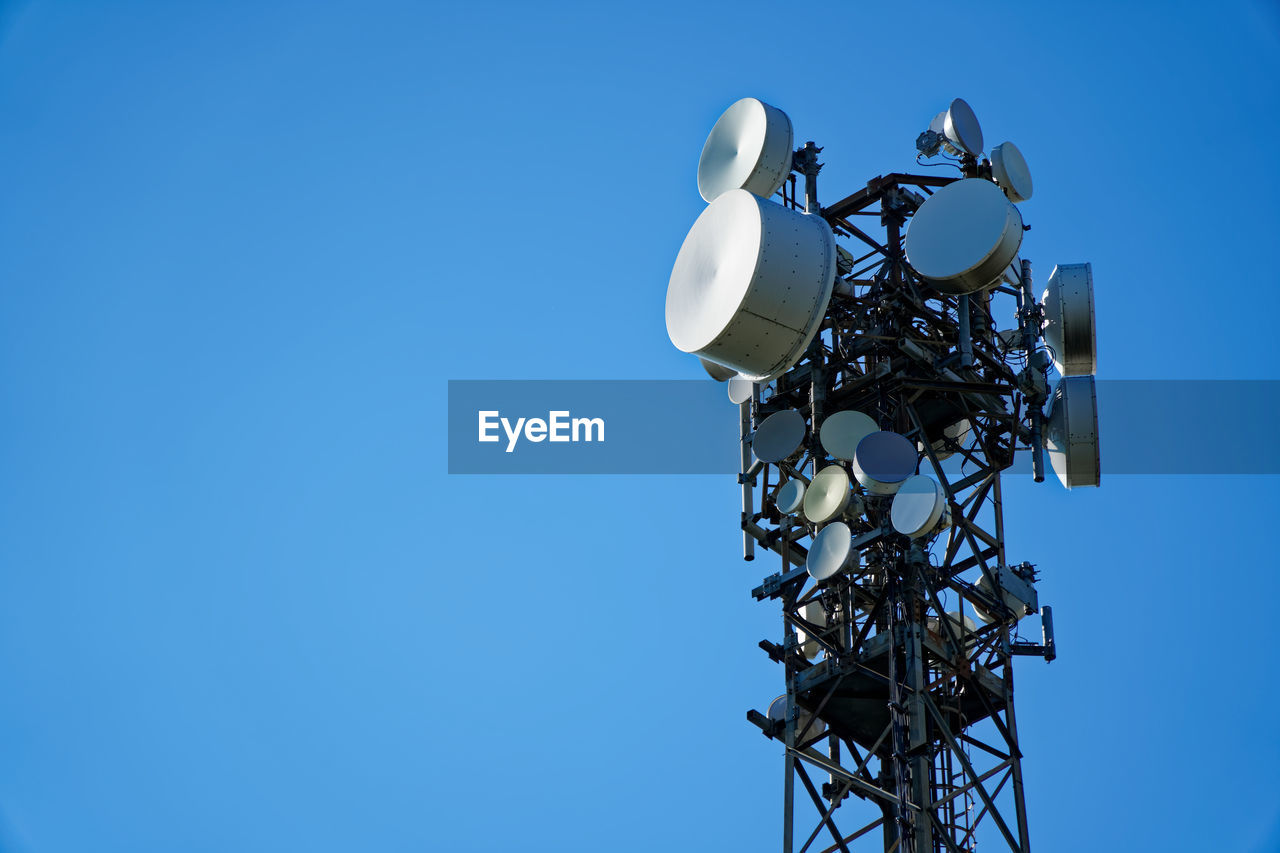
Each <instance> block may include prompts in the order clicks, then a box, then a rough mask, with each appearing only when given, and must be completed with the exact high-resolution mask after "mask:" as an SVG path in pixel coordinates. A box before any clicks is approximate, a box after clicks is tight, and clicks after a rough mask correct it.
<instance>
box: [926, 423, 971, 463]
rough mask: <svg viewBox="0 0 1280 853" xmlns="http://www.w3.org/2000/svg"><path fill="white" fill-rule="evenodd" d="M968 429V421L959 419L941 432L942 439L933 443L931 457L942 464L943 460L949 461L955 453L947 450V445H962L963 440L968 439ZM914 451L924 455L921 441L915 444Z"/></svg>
mask: <svg viewBox="0 0 1280 853" xmlns="http://www.w3.org/2000/svg"><path fill="white" fill-rule="evenodd" d="M969 428H970V424H969V419H968V418H961V419H960V420H958V421H956V422H955V423H953V424H952V425H951V426H949V427H946V428H944V429H943V430H942V438H939V439H937V440H936V441H934V442H933V455H934V456H936V457H938V461H939V462H942V461H943V460H945V459H950V458H951V456H952V455H953V454H954V452H955V451H953V450H948V449H947V445H948V444H949V443H954V444H956V445H963V444H964V442H965V439H967V438H968V437H969ZM916 451H917V452H918V453H924V442H923V441H917V442H916Z"/></svg>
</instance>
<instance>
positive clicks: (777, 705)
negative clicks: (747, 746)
mask: <svg viewBox="0 0 1280 853" xmlns="http://www.w3.org/2000/svg"><path fill="white" fill-rule="evenodd" d="M815 645H816V644H815ZM768 717H769V719H771V720H773V721H774V722H775V723H784V722H786V720H787V697H786V696H779V697H778V698H777V699H774V700H773V701H772V702H771V703H769V714H768ZM812 719H813V714H811V713H809V712H808V711H806V710H805V709H804V708H799V707H797V708H796V734H800V732H803V731H804V730H805V729H806V728H808V729H809V731H808V733H807V734H805V736H804V739H805V740H812V739H813V738H815V737H817V736H818V735H820V734H822V733H823V732H825V731H826V730H827V724H826V723H824V722H822V720H821V719H818V720H816V721H814V723H813V725H809V721H810V720H812Z"/></svg>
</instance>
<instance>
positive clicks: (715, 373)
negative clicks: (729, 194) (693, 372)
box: [698, 358, 738, 382]
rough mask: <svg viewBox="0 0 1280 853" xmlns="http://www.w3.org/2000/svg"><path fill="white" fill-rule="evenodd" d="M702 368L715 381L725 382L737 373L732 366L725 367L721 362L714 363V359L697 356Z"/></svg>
mask: <svg viewBox="0 0 1280 853" xmlns="http://www.w3.org/2000/svg"><path fill="white" fill-rule="evenodd" d="M698 361H699V362H701V364H702V369H703V370H705V371H707V375H708V376H710V377H711V378H712V379H714V380H715V381H717V382H726V381H728V380H730V379H732V378H733V377H735V376H737V375H738V371H736V370H734V369H733V368H732V367H725V366H724V365H723V364H716V363H715V362H714V361H708V360H707V359H705V358H699V359H698Z"/></svg>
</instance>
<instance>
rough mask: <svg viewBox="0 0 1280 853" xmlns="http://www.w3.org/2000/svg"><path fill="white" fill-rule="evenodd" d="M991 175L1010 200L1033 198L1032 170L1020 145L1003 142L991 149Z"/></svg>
mask: <svg viewBox="0 0 1280 853" xmlns="http://www.w3.org/2000/svg"><path fill="white" fill-rule="evenodd" d="M991 177H993V178H995V179H996V183H997V184H999V185H1000V187H1001V188H1002V189H1003V190H1004V193H1005V195H1007V196H1008V197H1009V200H1010V201H1026V200H1027V199H1029V198H1031V190H1032V185H1031V170H1030V169H1029V168H1027V161H1026V160H1025V159H1024V158H1023V156H1022V152H1021V151H1019V150H1018V146H1016V145H1014V144H1013V143H1012V142H1001V143H1000V144H999V145H997V146H996V147H995V148H992V149H991Z"/></svg>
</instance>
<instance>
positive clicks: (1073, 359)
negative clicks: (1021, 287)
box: [1040, 264, 1098, 376]
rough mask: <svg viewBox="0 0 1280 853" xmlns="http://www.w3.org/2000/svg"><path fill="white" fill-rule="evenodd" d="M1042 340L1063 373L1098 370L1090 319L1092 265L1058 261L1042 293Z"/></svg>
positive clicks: (1083, 372)
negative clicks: (1043, 321)
mask: <svg viewBox="0 0 1280 853" xmlns="http://www.w3.org/2000/svg"><path fill="white" fill-rule="evenodd" d="M1040 301H1041V302H1043V303H1044V314H1045V325H1044V340H1045V343H1047V344H1048V345H1049V348H1050V349H1051V350H1052V351H1053V366H1054V367H1056V368H1057V369H1058V372H1059V373H1061V374H1062V375H1063V376H1087V375H1089V374H1091V373H1097V372H1098V340H1097V331H1096V328H1095V326H1094V320H1093V265H1092V264H1058V265H1057V266H1056V267H1054V268H1053V272H1052V273H1050V274H1049V283H1048V285H1047V286H1046V287H1045V291H1044V296H1043V297H1042V298H1041V300H1040Z"/></svg>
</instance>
